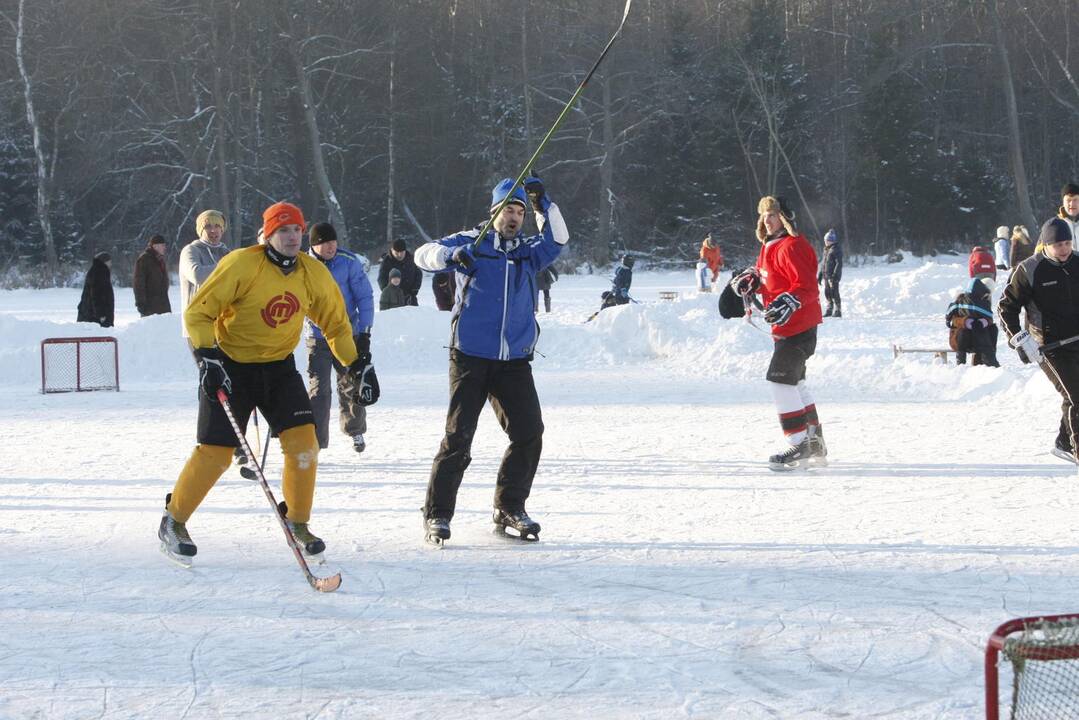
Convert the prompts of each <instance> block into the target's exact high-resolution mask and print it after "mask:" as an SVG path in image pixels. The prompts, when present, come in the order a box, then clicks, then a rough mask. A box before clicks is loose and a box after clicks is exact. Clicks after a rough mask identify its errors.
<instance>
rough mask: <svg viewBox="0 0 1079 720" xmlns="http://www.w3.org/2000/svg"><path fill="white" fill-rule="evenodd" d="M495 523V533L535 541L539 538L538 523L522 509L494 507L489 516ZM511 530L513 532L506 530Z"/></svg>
mask: <svg viewBox="0 0 1079 720" xmlns="http://www.w3.org/2000/svg"><path fill="white" fill-rule="evenodd" d="M491 520H492V522H494V524H495V534H497V535H503V536H505V537H508V538H513V539H514V540H526V541H528V542H535V541H537V540H539V531H540V524H539V523H538V522H536V521H535V520H533V519H532V518H530V517H528V513H526V512H525V511H524V510H513V511H510V510H502V509H500V508H495V512H494V515H493V516H492V518H491ZM509 530H513V532H508V531H509Z"/></svg>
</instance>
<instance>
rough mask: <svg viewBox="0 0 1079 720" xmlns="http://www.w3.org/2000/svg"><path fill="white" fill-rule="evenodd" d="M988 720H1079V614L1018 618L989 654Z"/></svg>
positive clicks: (993, 639) (997, 636)
mask: <svg viewBox="0 0 1079 720" xmlns="http://www.w3.org/2000/svg"><path fill="white" fill-rule="evenodd" d="M985 717H986V720H1005V719H1008V720H1041V719H1042V718H1044V719H1045V720H1050V719H1052V720H1062V719H1063V718H1076V719H1079V614H1069V615H1045V616H1041V617H1027V618H1016V619H1015V620H1009V621H1008V622H1006V623H1004V624H1003V625H1001V626H1000V627H998V628H997V629H996V630H995V631H994V632H993V634H992V635H991V636H990V637H989V642H988V644H987V646H986V650H985Z"/></svg>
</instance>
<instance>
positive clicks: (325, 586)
mask: <svg viewBox="0 0 1079 720" xmlns="http://www.w3.org/2000/svg"><path fill="white" fill-rule="evenodd" d="M217 401H218V402H219V403H221V408H222V409H223V410H224V411H225V415H226V416H227V417H228V419H229V424H230V425H232V431H233V432H234V433H236V439H237V440H238V441H239V442H240V446H241V447H242V448H243V449H244V452H245V453H247V457H248V458H250V462H251V464H252V465H253V466H254V470H255V475H256V476H257V477H258V481H259V485H261V486H262V492H263V493H265V495H266V500H267V501H269V503H270V507H271V508H272V509H273V514H274V517H275V518H277V523H278V524H279V525H280V526H281V531H282V532H284V533H285V540H286V541H287V542H288V546H289V547H290V548H292V554H293V555H295V556H296V562H297V563H299V564H300V569H301V570H303V574H304V577H306V578H307V582H308V583H310V584H311V587H313V588H314V589H315V590H318V591H319V592H333V591H334V590H336V589H337V588H339V587H341V573H337V574H336V575H331V576H330V577H325V578H320V577H317V576H316V575H315V574H314V573H312V572H311V568H310V567H308V566H307V560H306V559H305V558H304V556H303V552H302V551H301V550H300V548H299V546H298V545H297V544H296V539H295V538H293V537H292V533H291V532H290V531H289V529H288V525H286V524H285V518H284V517H283V516H282V515H281V513H280V512H278V510H277V499H276V498H274V495H273V492H272V491H271V490H270V484H269V483H268V482H266V475H265V474H263V472H262V466H261V465H259V464H258V461H257V460H255V454H254V453H253V452H252V451H251V446H250V445H249V444H248V443H247V438H246V437H244V433H243V431H242V430H241V429H240V423H238V422H236V415H235V413H233V412H232V405H231V404H230V403H229V396H228V394H227V393H226V392H225V391H224V390H221V389H218V391H217ZM266 440H267V442H269V438H266Z"/></svg>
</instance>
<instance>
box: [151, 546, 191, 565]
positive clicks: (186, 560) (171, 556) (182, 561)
mask: <svg viewBox="0 0 1079 720" xmlns="http://www.w3.org/2000/svg"><path fill="white" fill-rule="evenodd" d="M159 549H160V550H161V554H162V555H164V556H165V557H166V558H168V560H169V562H172V563H174V564H176V565H179V566H180V567H182V568H183V569H184V570H190V569H191V565H192V564H193V563H194V558H193V556H191V555H177V554H176V553H174V552H172V551H171V550H169V549H168V547H167V546H166V545H165V543H161V545H160V546H159Z"/></svg>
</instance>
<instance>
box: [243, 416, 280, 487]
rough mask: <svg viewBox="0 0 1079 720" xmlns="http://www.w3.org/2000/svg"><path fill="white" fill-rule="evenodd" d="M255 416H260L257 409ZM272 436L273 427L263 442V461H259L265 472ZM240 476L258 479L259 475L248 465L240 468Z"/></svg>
mask: <svg viewBox="0 0 1079 720" xmlns="http://www.w3.org/2000/svg"><path fill="white" fill-rule="evenodd" d="M255 417H258V413H257V411H256V414H255ZM272 437H273V429H272V428H271V429H270V432H269V433H268V434H267V435H266V442H265V443H263V444H262V462H260V463H259V467H261V468H263V471H264V472H265V469H266V456H267V455H268V454H269V453H270V439H271V438H272ZM240 476H241V477H243V479H244V480H258V475H256V474H255V471H254V470H252V469H251V468H249V467H248V466H247V465H244V466H243V467H241V468H240Z"/></svg>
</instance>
